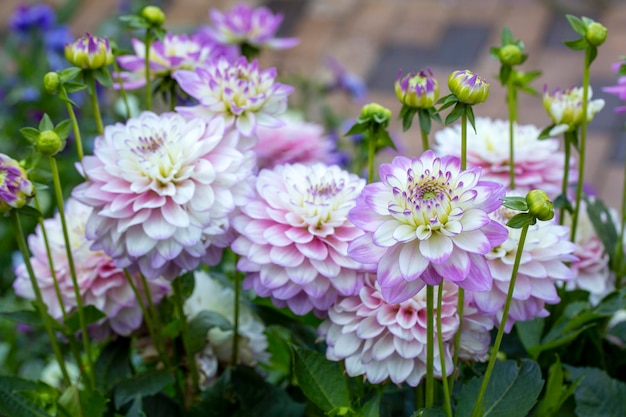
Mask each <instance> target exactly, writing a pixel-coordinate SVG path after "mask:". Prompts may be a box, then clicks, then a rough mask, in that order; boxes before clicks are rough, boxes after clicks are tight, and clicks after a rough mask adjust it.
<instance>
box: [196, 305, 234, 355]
mask: <svg viewBox="0 0 626 417" xmlns="http://www.w3.org/2000/svg"><path fill="white" fill-rule="evenodd" d="M213 327H219V328H220V329H222V330H232V329H233V325H232V324H231V322H230V321H229V320H228V319H227V318H226V317H224V316H222V315H221V314H219V313H217V312H215V311H208V310H203V311H201V312H200V313H198V314H197V315H196V316H195V317H194V318H193V319H191V321H190V322H189V345H190V349H191V351H192V352H194V353H195V352H199V351H201V350H202V348H203V347H204V346H206V344H207V340H206V339H207V333H208V332H209V330H210V329H212V328H213Z"/></svg>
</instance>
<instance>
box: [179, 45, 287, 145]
mask: <svg viewBox="0 0 626 417" xmlns="http://www.w3.org/2000/svg"><path fill="white" fill-rule="evenodd" d="M173 77H174V79H175V80H176V81H178V84H179V85H180V88H182V89H183V91H185V92H186V93H187V94H189V95H190V96H192V97H193V98H195V99H196V100H198V102H199V103H200V104H199V105H197V106H192V107H177V108H176V110H177V111H178V112H179V113H181V114H185V115H188V116H192V117H193V116H200V117H204V118H206V119H213V118H216V117H222V118H224V119H225V120H226V125H227V127H230V126H232V125H234V126H235V127H236V128H237V130H239V132H240V133H241V134H242V135H244V136H246V137H250V136H252V135H254V133H255V131H256V127H257V125H259V126H266V127H277V126H281V125H282V124H283V122H282V121H281V120H280V119H278V118H277V116H278V115H280V114H281V113H283V112H284V111H285V110H286V109H287V96H288V95H289V94H291V92H292V91H293V87H290V86H288V85H285V84H281V83H279V82H276V81H275V79H276V69H275V68H270V69H267V70H261V68H260V67H259V64H258V62H257V61H252V63H248V61H247V60H246V58H244V57H240V58H239V59H237V61H235V62H233V63H231V62H229V61H228V60H227V59H226V58H220V59H218V60H217V61H215V62H213V64H212V65H209V66H206V67H204V68H197V69H196V70H195V71H177V72H176V74H173Z"/></svg>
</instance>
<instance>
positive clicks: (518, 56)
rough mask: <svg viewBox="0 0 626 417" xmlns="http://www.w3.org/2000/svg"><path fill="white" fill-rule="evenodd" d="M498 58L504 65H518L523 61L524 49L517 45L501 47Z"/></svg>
mask: <svg viewBox="0 0 626 417" xmlns="http://www.w3.org/2000/svg"><path fill="white" fill-rule="evenodd" d="M498 58H500V62H502V63H503V64H504V65H510V66H513V65H518V64H521V62H522V50H521V49H520V48H519V46H517V45H513V44H510V45H505V46H503V47H502V48H500V52H498Z"/></svg>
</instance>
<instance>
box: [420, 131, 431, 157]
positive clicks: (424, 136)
mask: <svg viewBox="0 0 626 417" xmlns="http://www.w3.org/2000/svg"><path fill="white" fill-rule="evenodd" d="M420 132H421V133H422V148H423V149H424V152H426V151H427V150H428V149H430V146H429V145H428V133H427V132H426V131H425V130H424V129H423V128H422V126H421V124H420Z"/></svg>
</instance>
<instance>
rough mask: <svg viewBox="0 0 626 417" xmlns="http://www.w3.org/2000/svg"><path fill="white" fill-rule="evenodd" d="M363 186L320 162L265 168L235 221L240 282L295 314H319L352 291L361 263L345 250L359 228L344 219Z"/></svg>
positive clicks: (357, 282)
mask: <svg viewBox="0 0 626 417" xmlns="http://www.w3.org/2000/svg"><path fill="white" fill-rule="evenodd" d="M364 185H365V181H364V180H363V179H361V178H359V177H357V176H356V175H354V174H350V173H348V172H347V171H343V170H341V169H340V168H339V167H338V166H326V165H324V164H320V163H318V164H314V165H311V166H305V165H301V164H294V165H279V166H277V167H275V168H274V169H273V170H262V171H261V172H260V173H259V177H258V180H257V185H256V189H257V198H256V199H255V200H254V201H253V202H251V203H249V204H246V205H245V206H244V207H242V208H241V212H242V213H241V214H240V215H238V216H237V217H235V218H234V220H233V227H234V228H235V229H236V230H237V231H238V232H239V233H240V236H239V237H238V238H237V239H236V240H235V242H234V243H233V244H232V249H233V251H235V252H236V253H238V254H240V255H241V258H240V260H239V265H238V266H239V269H240V270H242V271H245V272H247V275H246V278H245V280H244V288H246V289H254V290H255V292H256V293H257V294H258V295H260V296H262V297H271V299H272V301H273V302H274V304H275V305H277V306H278V307H285V306H288V307H289V308H290V309H291V310H292V311H293V312H294V313H296V314H300V315H302V314H306V313H308V312H309V311H311V310H313V311H314V312H315V313H316V314H317V315H319V316H324V315H325V314H326V311H327V310H328V309H329V308H330V306H331V305H332V304H333V303H334V302H335V300H336V299H337V297H338V296H340V295H353V294H355V293H356V292H357V291H358V290H359V288H360V287H361V286H362V285H363V282H362V281H363V277H362V274H361V273H360V272H359V269H360V268H361V264H359V263H358V262H355V261H354V260H352V259H350V258H349V257H348V256H347V251H348V242H350V241H351V240H353V239H354V238H355V237H357V236H359V235H361V234H362V232H361V231H360V230H359V229H357V228H356V227H354V226H353V225H352V224H351V223H350V222H349V221H348V210H350V209H351V208H352V207H353V206H354V202H355V199H356V197H357V195H358V194H359V193H360V192H361V190H362V188H363V186H364Z"/></svg>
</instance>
